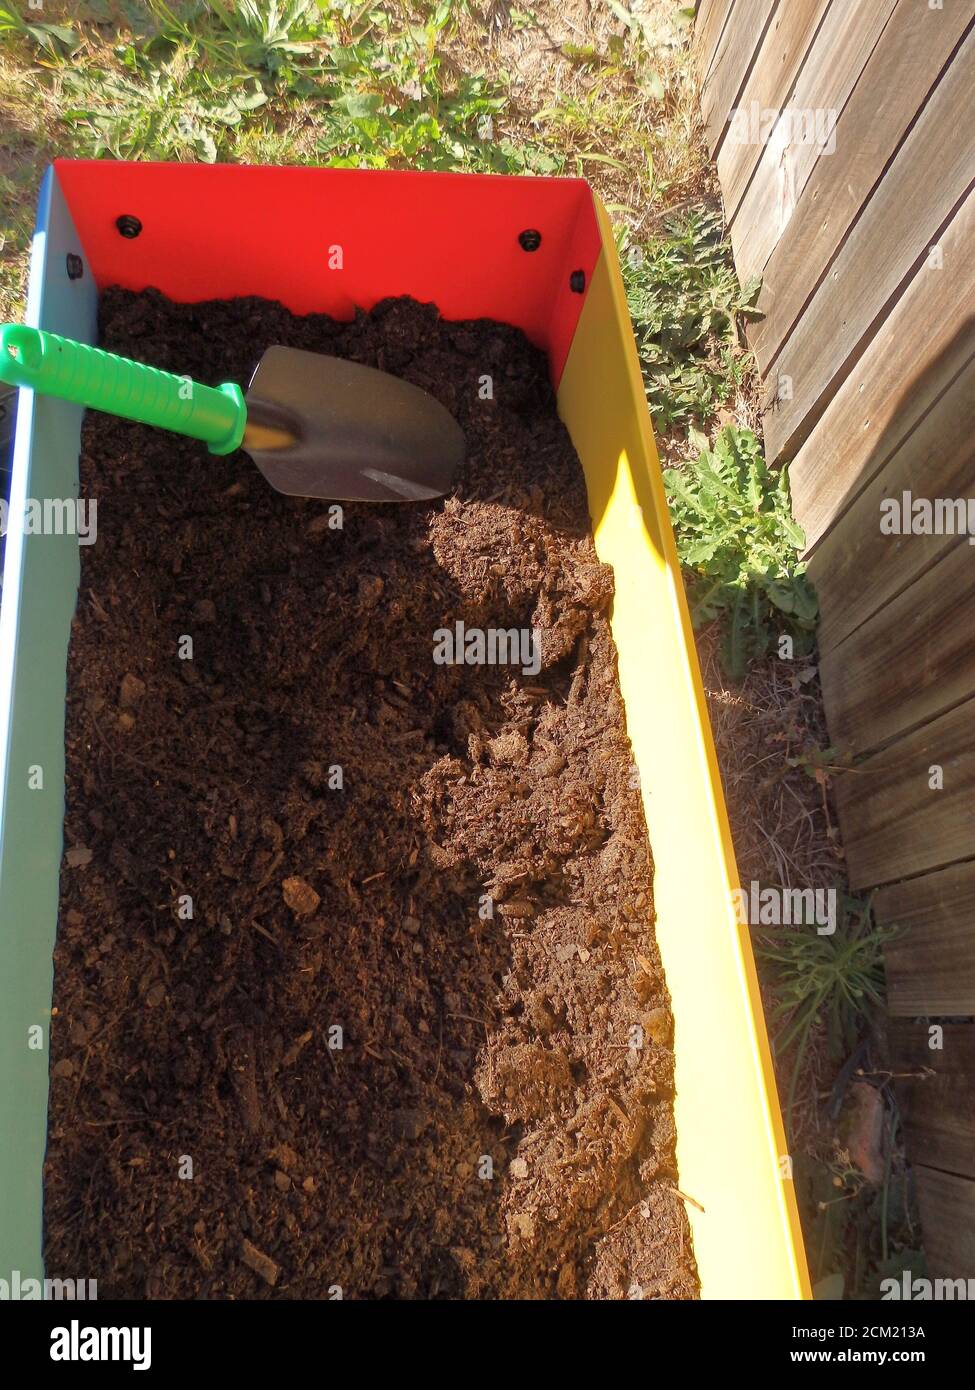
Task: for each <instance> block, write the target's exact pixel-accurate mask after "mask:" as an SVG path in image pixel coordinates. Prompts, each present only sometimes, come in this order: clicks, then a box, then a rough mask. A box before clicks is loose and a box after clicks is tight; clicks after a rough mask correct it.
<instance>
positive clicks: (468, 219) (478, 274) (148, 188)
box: [0, 161, 808, 1298]
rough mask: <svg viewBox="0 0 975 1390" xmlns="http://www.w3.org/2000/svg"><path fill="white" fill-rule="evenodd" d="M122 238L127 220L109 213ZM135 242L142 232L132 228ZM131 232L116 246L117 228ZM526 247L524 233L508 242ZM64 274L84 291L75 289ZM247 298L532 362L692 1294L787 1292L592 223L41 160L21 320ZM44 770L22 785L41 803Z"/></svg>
mask: <svg viewBox="0 0 975 1390" xmlns="http://www.w3.org/2000/svg"><path fill="white" fill-rule="evenodd" d="M120 218H121V219H135V221H132V220H129V221H123V222H122V224H121V230H120V223H119V219H120ZM136 228H138V230H137V234H136V235H131V233H132V232H133V231H134V230H136ZM125 232H128V233H129V235H125V234H124V233H125ZM523 232H534V233H540V234H541V239H540V242H538V244H537V246H536V247H535V249H526V247H527V248H531V247H532V246H534V245H535V242H536V241H537V238H536V237H527V238H526V237H522V236H521V233H523ZM79 272H80V273H79ZM109 285H121V286H124V287H126V288H128V289H132V290H140V289H144V288H146V287H149V286H154V287H156V288H158V289H160V290H162V291H163V292H164V293H165V294H166V295H168V296H170V297H171V298H173V299H177V300H182V301H193V300H199V299H204V298H207V299H212V298H225V299H229V298H233V297H236V296H241V295H260V296H264V297H266V298H270V299H279V300H281V301H282V302H283V303H284V304H285V305H286V306H287V307H288V308H289V309H291V310H292V311H294V312H297V313H308V312H311V311H318V312H325V313H329V314H332V315H335V316H336V317H339V318H349V317H351V316H352V313H353V310H354V308H355V307H356V306H361V307H363V308H369V307H371V306H372V305H373V304H374V303H376V302H377V301H378V300H380V299H382V298H384V297H386V296H389V295H403V294H409V295H412V296H413V297H414V298H416V299H419V300H430V301H434V302H435V303H436V304H437V305H438V307H439V308H440V310H441V312H442V314H443V315H444V316H445V317H446V318H476V317H490V318H494V319H499V320H503V321H507V322H509V323H512V324H515V325H517V326H518V327H520V328H522V329H523V330H524V331H525V332H526V333H527V334H528V336H529V337H530V338H531V339H532V340H533V341H534V342H535V343H537V344H538V345H539V346H540V347H543V348H544V349H545V350H546V352H547V353H548V358H549V363H550V369H551V374H552V380H553V383H554V385H555V387H556V389H557V393H558V403H559V411H560V414H561V416H562V418H563V419H564V421H565V423H566V425H567V427H568V429H569V431H570V433H571V436H572V439H573V442H574V444H575V447H576V450H577V451H578V454H579V457H580V459H581V461H582V464H583V468H584V470H585V474H586V482H587V488H588V493H589V507H590V513H591V516H592V521H593V528H594V533H595V539H596V547H597V550H598V553H599V556H600V558H601V559H602V560H604V561H606V562H607V563H609V564H611V565H613V567H614V569H615V573H616V599H615V604H614V609H613V632H614V636H615V639H616V643H617V647H618V649H619V676H620V682H621V686H622V691H623V696H624V700H625V702H626V710H627V721H628V728H629V734H630V739H631V741H632V745H633V750H634V754H635V757H636V760H637V763H638V765H639V767H640V770H641V781H642V785H643V789H644V790H643V799H644V806H645V811H646V819H647V825H648V829H649V833H650V843H651V846H652V849H653V856H654V863H655V888H654V896H655V904H656V913H657V917H656V934H657V940H658V942H659V946H660V951H661V955H662V958H663V964H664V968H665V971H666V976H667V983H668V986H669V988H670V992H671V996H672V1000H673V1010H674V1015H675V1020H676V1036H675V1050H676V1065H677V1098H676V1123H677V1154H678V1161H679V1167H680V1185H681V1189H682V1191H683V1192H685V1193H686V1194H688V1195H689V1196H690V1197H691V1198H693V1203H689V1204H688V1214H689V1217H690V1224H691V1227H692V1231H693V1237H694V1248H695V1254H696V1258H697V1262H698V1267H699V1272H700V1278H701V1287H702V1292H703V1294H704V1296H705V1297H709V1298H723V1297H725V1298H792V1297H803V1296H808V1280H807V1275H806V1270H805V1264H804V1259H803V1255H802V1245H801V1237H800V1233H799V1223H798V1217H797V1213H796V1205H795V1200H794V1194H793V1189H792V1182H791V1177H790V1175H789V1164H788V1161H787V1158H786V1148H785V1139H784V1135H783V1131H782V1125H781V1120H780V1116H779V1110H778V1104H777V1100H776V1096H775V1086H774V1080H773V1075H772V1068H771V1062H770V1058H769V1051H768V1043H767V1039H766V1035H765V1027H764V1021H763V1018H762V1011H761V1003H760V999H759V993H758V987H757V983H756V977H755V970H754V964H753V960H752V952H751V945H750V942H749V939H748V930H747V928H742V927H741V926H739V925H738V922H737V919H736V913H735V910H734V900H733V897H732V892H733V889H734V888H736V887H737V877H736V873H735V867H734V858H733V852H732V846H731V838H730V833H729V829H728V822H727V815H726V812H725V808H724V803H723V799H722V794H721V787H720V779H719V773H718V767H717V762H716V759H715V753H714V748H713V744H712V739H711V733H710V729H709V727H708V722H707V714H706V707H705V701H704V694H703V690H702V687H701V681H700V675H699V671H698V665H697V659H696V655H695V651H694V645H693V640H692V636H691V629H690V623H689V619H688V614H687V606H686V602H685V598H684V591H683V586H682V582H681V578H680V569H679V564H678V560H677V554H676V550H675V548H674V541H673V536H672V534H671V530H670V523H669V519H668V515H667V505H666V499H665V497H664V492H663V487H662V483H661V478H660V470H659V465H658V462H657V456H656V451H655V449H654V444H653V437H652V433H651V428H650V420H649V416H648V414H647V409H646V404H645V399H644V393H643V387H642V382H641V379H640V370H639V363H638V361H637V356H636V350H635V347H634V344H633V339H632V334H631V331H630V324H629V319H628V315H627V310H626V301H625V298H624V294H623V287H622V282H621V279H620V274H619V267H618V264H617V259H616V252H615V248H614V244H613V239H612V234H611V230H610V226H609V222H608V220H607V218H606V214H605V212H604V211H603V209H602V207H601V206H600V205H599V203H598V201H597V200H596V199H595V198H594V197H593V195H592V194H591V192H590V190H589V188H588V186H587V185H586V184H585V183H584V182H582V181H580V180H571V179H567V180H559V179H522V178H505V177H490V176H471V175H453V174H412V173H386V172H383V173H373V172H360V171H356V170H346V169H292V168H287V169H278V168H267V169H265V168H248V167H241V166H196V165H167V164H124V163H115V162H110V161H104V162H87V161H77V162H76V161H58V162H57V163H56V164H55V165H54V167H53V168H52V169H51V170H50V171H49V172H48V174H47V176H46V178H45V180H44V185H43V188H42V192H41V198H40V209H39V215H38V224H37V230H36V235H35V240H34V249H33V258H32V265H31V281H30V292H29V298H28V307H27V316H26V317H27V322H28V323H29V324H31V325H35V326H37V327H40V328H44V329H47V330H49V331H52V332H56V333H60V334H64V335H66V336H69V337H73V338H78V339H81V340H83V341H87V342H93V341H94V340H95V322H96V308H97V296H98V292H99V290H100V289H102V288H105V287H107V286H109ZM82 413H83V412H82V410H81V408H80V407H77V406H73V405H69V404H66V403H64V402H61V401H56V400H51V399H46V398H45V399H41V398H36V399H35V398H34V397H33V394H32V393H31V392H24V393H22V399H21V404H20V409H19V413H18V420H17V433H16V440H15V448H14V458H13V471H12V477H11V497H10V517H11V528H10V534H9V536H8V541H7V549H6V559H5V569H4V583H3V599H2V610H0V791H2V801H0V1278H7V1279H9V1277H10V1273H11V1272H12V1271H14V1270H18V1271H19V1272H20V1277H21V1279H22V1280H23V1279H26V1278H31V1277H33V1278H37V1277H39V1276H40V1274H41V1265H42V1261H41V1223H42V1213H41V1170H42V1164H43V1159H44V1149H45V1139H46V1122H47V1092H48V1064H49V1063H48V1050H47V1032H48V1024H49V1020H50V1010H51V984H52V965H51V957H52V949H53V945H54V939H55V931H56V925H57V905H58V873H59V866H60V861H61V854H62V820H63V810H64V796H63V781H64V752H63V740H64V711H65V669H66V657H67V647H68V636H69V629H70V623H71V617H72V613H73V611H74V607H75V602H76V599H77V592H78V576H79V562H78V546H77V540H76V538H75V537H73V536H70V535H64V536H60V537H57V536H44V537H37V536H32V535H25V534H24V533H23V528H22V526H21V524H20V517H21V516H22V514H23V511H24V506H25V503H26V499H27V498H44V497H58V498H68V497H72V496H75V495H77V490H78V474H77V465H78V452H79V435H80V428H81V420H82ZM38 768H40V769H41V770H42V775H43V784H42V785H38V777H37V772H36V770H37V769H38Z"/></svg>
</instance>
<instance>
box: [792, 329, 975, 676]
mask: <svg viewBox="0 0 975 1390" xmlns="http://www.w3.org/2000/svg"><path fill="white" fill-rule="evenodd" d="M972 346H973V351H975V343H973V345H972ZM905 492H910V493H911V494H912V495H913V496H916V497H968V496H969V495H975V358H973V359H972V360H971V361H970V362H969V363H968V365H967V366H966V367H964V368H963V369H962V371H961V374H960V375H959V376H957V377H956V378H955V379H954V381H953V382H952V383H951V384H950V385H949V386H948V388H947V389H946V391H945V392H944V394H943V395H941V396H939V397H938V399H937V401H936V402H935V404H934V405H933V407H932V408H931V410H930V411H929V412H928V414H927V415H925V417H924V418H923V420H921V422H920V423H919V424H918V426H917V428H916V429H913V430H911V431H909V432H908V434H907V436H906V437H905V438H903V439H901V440H900V441H898V443H897V444H896V446H895V447H894V451H893V453H892V454H891V456H890V457H889V458H888V460H887V462H886V463H885V464H884V466H883V467H882V469H881V470H880V472H879V473H878V474H877V476H876V477H875V478H874V479H873V480H872V481H871V482H870V483H868V485H867V486H866V487H865V488H864V490H863V491H862V492H861V493H860V495H859V497H858V498H857V499H856V501H855V502H854V503H853V504H852V506H851V507H850V508H849V510H848V511H846V512H844V513H843V515H842V516H840V517H839V518H838V520H837V521H836V523H835V525H834V526H833V527H832V528H831V530H829V531H828V532H827V533H826V535H825V536H824V537H823V541H822V543H821V545H820V546H819V548H818V549H817V550H816V551H814V553H813V555H812V557H811V559H810V561H809V577H810V579H811V580H812V582H813V584H814V585H815V586H816V592H817V594H818V596H819V611H820V623H819V631H818V632H817V634H816V635H817V640H818V642H819V650H820V653H821V654H825V653H828V652H829V651H830V650H831V649H832V648H833V647H835V646H836V645H837V643H839V642H841V641H843V639H844V638H845V637H848V636H849V634H850V633H851V632H853V631H854V630H855V629H856V628H858V627H859V626H860V624H861V623H863V622H865V621H866V620H867V618H869V617H871V616H872V615H873V614H874V613H876V612H878V610H879V609H880V608H881V607H883V605H884V604H885V603H887V602H889V601H890V600H891V599H893V598H896V596H897V595H898V594H899V593H901V592H902V591H903V590H904V589H906V588H907V587H908V585H909V584H911V583H913V581H914V580H915V579H918V578H919V577H920V575H922V574H923V573H924V572H925V570H928V569H930V568H931V566H932V565H933V564H934V563H935V562H936V561H937V560H938V559H940V557H941V556H942V555H943V554H944V553H945V551H946V550H948V549H949V548H950V547H951V546H952V545H953V544H954V538H953V537H951V536H913V535H911V536H885V535H882V534H881V530H880V504H881V501H882V500H883V499H884V498H886V497H900V498H903V495H904V493H905Z"/></svg>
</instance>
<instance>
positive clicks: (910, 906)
mask: <svg viewBox="0 0 975 1390" xmlns="http://www.w3.org/2000/svg"><path fill="white" fill-rule="evenodd" d="M873 908H874V914H875V916H876V918H877V921H878V922H881V923H883V924H884V925H885V926H897V927H899V928H901V929H902V930H901V931H900V933H899V935H898V936H897V937H895V938H894V940H893V941H890V942H888V944H887V946H886V947H885V949H884V958H885V960H886V964H887V1010H888V1012H889V1013H890V1014H892V1015H894V1016H902V1017H917V1016H922V1017H925V1018H938V1017H941V1018H946V1017H952V1016H956V1017H958V1016H967V1015H972V1016H975V860H968V861H967V862H966V863H963V864H952V865H951V867H950V868H947V869H941V870H939V871H938V872H937V873H933V874H921V875H920V876H919V877H918V878H909V879H906V880H905V881H904V882H903V883H895V884H891V885H890V886H889V887H887V888H880V889H878V890H877V893H876V895H875V896H874V900H873Z"/></svg>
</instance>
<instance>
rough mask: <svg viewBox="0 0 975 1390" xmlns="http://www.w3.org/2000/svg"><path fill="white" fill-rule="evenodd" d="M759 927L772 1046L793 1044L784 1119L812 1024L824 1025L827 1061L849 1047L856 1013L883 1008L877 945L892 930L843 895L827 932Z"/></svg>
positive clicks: (867, 905) (863, 904)
mask: <svg viewBox="0 0 975 1390" xmlns="http://www.w3.org/2000/svg"><path fill="white" fill-rule="evenodd" d="M763 930H767V932H768V935H769V937H770V938H771V940H772V942H773V943H774V944H770V945H760V946H759V947H758V956H759V959H760V960H762V961H765V962H767V963H768V965H769V967H770V976H771V986H772V992H773V995H774V998H775V1000H776V1003H775V1005H774V1007H773V1008H772V1011H771V1013H770V1015H769V1024H770V1027H771V1031H772V1038H773V1043H774V1046H775V1050H776V1052H777V1053H778V1054H780V1055H782V1054H785V1053H787V1052H789V1051H790V1050H791V1049H792V1048H794V1049H795V1060H794V1062H793V1066H792V1076H791V1079H790V1082H789V1090H788V1095H787V1098H786V1108H785V1114H786V1123H787V1124H788V1122H789V1119H790V1117H791V1114H792V1106H793V1103H794V1101H795V1093H796V1084H797V1082H798V1080H799V1076H800V1073H801V1071H802V1067H803V1063H804V1060H805V1054H806V1048H807V1046H808V1043H809V1037H810V1033H811V1032H812V1029H813V1025H814V1024H816V1023H817V1022H821V1023H823V1024H825V1029H826V1045H827V1048H828V1050H829V1056H830V1060H831V1061H832V1062H833V1063H836V1064H838V1063H839V1062H841V1061H842V1060H843V1058H844V1057H845V1056H848V1055H849V1053H850V1052H852V1050H853V1048H854V1046H855V1045H856V1041H857V1034H858V1031H859V1028H860V1024H861V1022H862V1020H863V1018H864V1016H865V1015H866V1014H867V1013H868V1011H869V1010H870V1009H871V1008H872V1007H875V1006H877V1007H880V1006H882V1005H883V1002H884V963H883V947H884V944H885V942H887V941H889V940H890V939H891V938H892V937H893V936H894V935H895V934H896V929H895V928H892V927H879V926H876V925H875V924H874V921H873V910H872V905H871V902H870V900H869V899H867V900H865V901H864V900H862V899H857V898H850V897H844V899H843V912H842V917H841V920H840V922H839V924H838V925H837V928H836V931H835V932H833V933H832V935H822V936H821V935H819V934H818V932H815V931H813V930H812V929H811V928H809V927H796V926H791V927H779V928H774V927H772V928H768V929H763Z"/></svg>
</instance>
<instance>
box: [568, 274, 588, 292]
mask: <svg viewBox="0 0 975 1390" xmlns="http://www.w3.org/2000/svg"><path fill="white" fill-rule="evenodd" d="M585 288H586V272H585V271H584V270H574V271H573V272H572V274H571V275H570V276H569V289H570V290H571V291H572V293H573V294H582V293H583V292H584V291H585Z"/></svg>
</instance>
